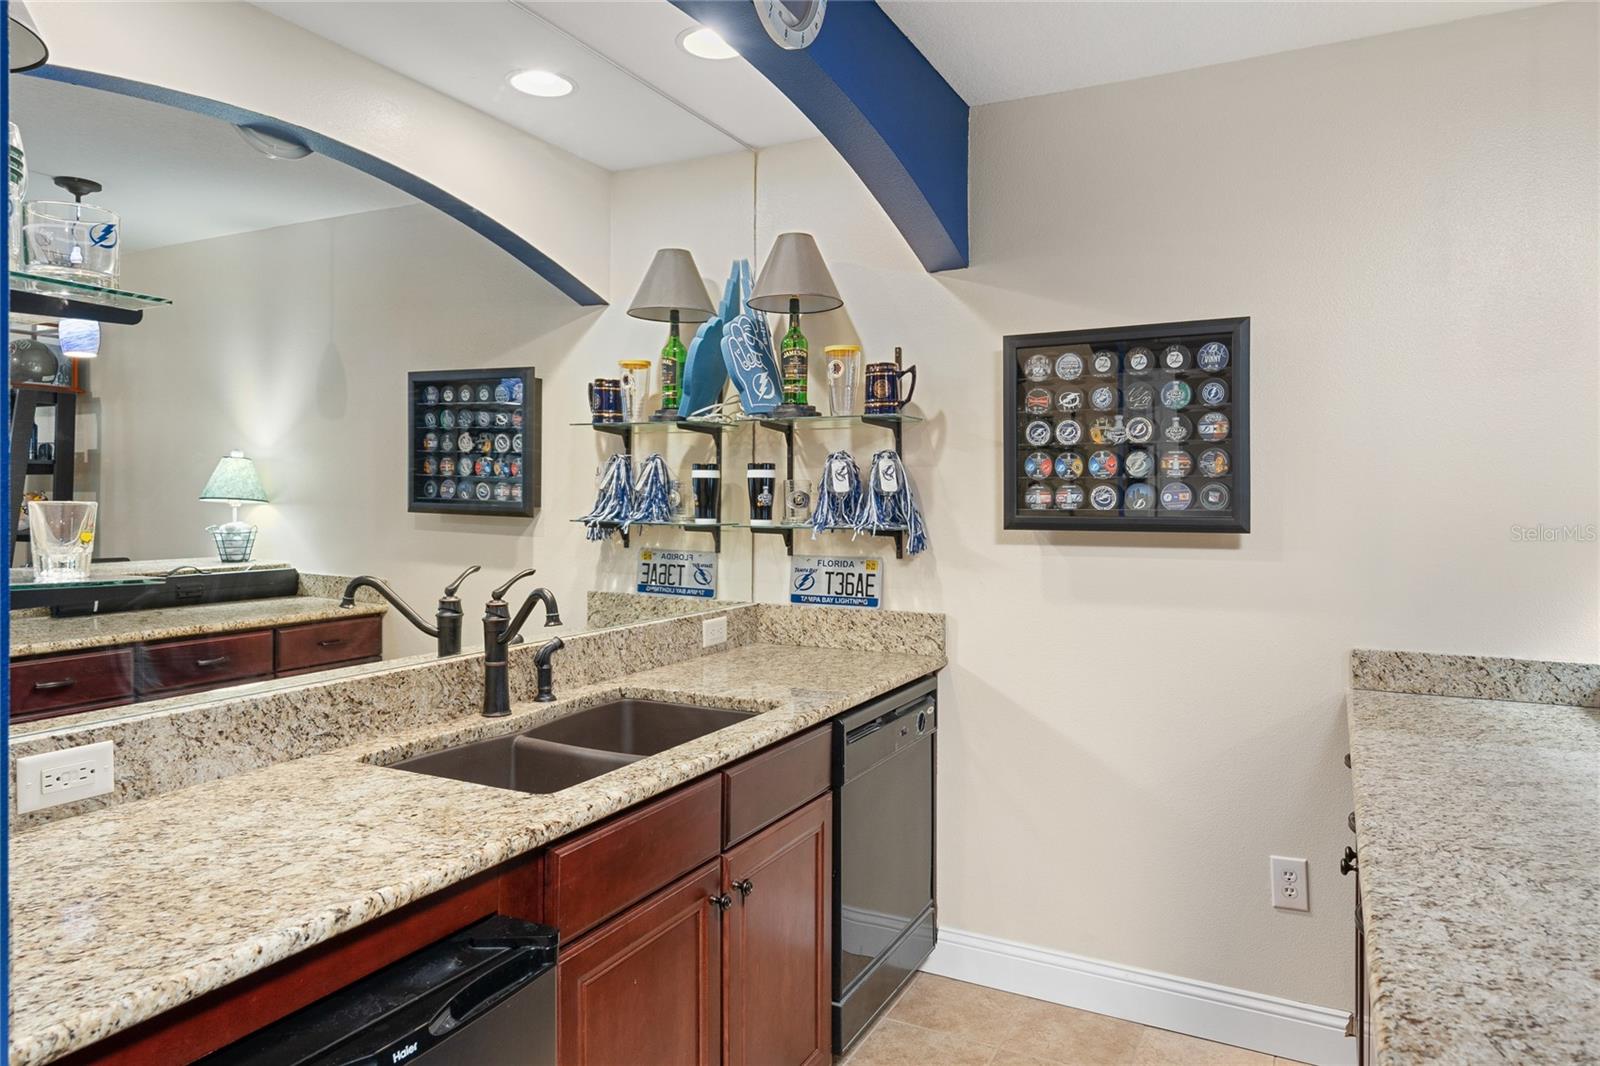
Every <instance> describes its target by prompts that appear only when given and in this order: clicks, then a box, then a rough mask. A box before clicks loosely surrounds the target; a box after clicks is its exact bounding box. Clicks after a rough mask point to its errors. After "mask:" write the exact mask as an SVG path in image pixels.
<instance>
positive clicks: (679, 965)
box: [556, 862, 723, 1066]
mask: <svg viewBox="0 0 1600 1066" xmlns="http://www.w3.org/2000/svg"><path fill="white" fill-rule="evenodd" d="M721 884H722V870H721V867H720V864H719V863H717V862H709V863H706V864H705V865H704V866H702V867H701V868H700V869H698V870H695V871H694V872H693V873H691V874H689V876H687V877H685V878H683V879H682V880H680V881H678V882H677V883H675V884H673V885H672V886H670V887H668V888H666V889H664V890H663V891H661V892H659V893H657V894H656V895H654V896H652V897H651V898H650V899H648V900H646V901H645V902H644V903H641V904H639V905H638V906H637V907H635V908H633V909H632V910H630V911H628V912H627V913H625V914H623V915H622V916H620V917H618V918H615V919H613V920H612V921H610V922H607V923H606V924H605V925H603V926H601V927H600V928H599V929H598V930H596V931H595V932H593V933H591V934H590V935H588V936H586V937H582V938H581V939H579V940H578V942H577V943H576V944H575V945H573V946H572V947H566V946H563V947H562V949H561V954H560V960H559V962H558V964H557V967H556V970H557V979H556V1061H557V1062H560V1063H563V1064H572V1066H580V1064H581V1066H634V1064H644V1063H650V1064H652V1066H710V1064H714V1063H716V1062H718V1061H719V1060H720V1058H721V1055H722V1046H721V1043H722V1035H721V1034H722V1018H721V999H722V935H723V933H722V914H721V910H720V909H719V902H720V900H721Z"/></svg>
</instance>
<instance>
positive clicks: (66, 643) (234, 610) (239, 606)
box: [11, 596, 388, 660]
mask: <svg viewBox="0 0 1600 1066" xmlns="http://www.w3.org/2000/svg"><path fill="white" fill-rule="evenodd" d="M387 610H388V608H387V607H386V606H385V605H384V604H382V603H367V602H362V601H357V602H356V604H355V605H354V606H352V607H348V608H345V607H340V606H339V601H338V600H334V599H324V598H322V597H320V596H274V597H271V598H269V599H262V600H233V601H230V602H228V603H200V604H194V605H191V606H187V607H158V608H155V609H153V610H148V611H116V612H112V613H109V614H91V615H78V616H74V617H69V618H52V617H50V616H49V615H32V614H25V615H18V614H15V613H13V615H12V618H11V658H12V659H14V660H15V659H22V658H26V657H27V656H30V655H59V654H62V653H64V652H73V651H87V650H89V649H92V648H105V647H110V646H112V645H116V644H134V643H139V642H142V641H155V640H176V639H178V638H180V637H202V636H210V635H212V634H216V633H231V632H236V631H238V630H242V629H265V628H268V627H270V626H292V625H298V624H300V623H302V622H325V621H337V620H339V619H342V618H358V617H361V616H364V615H381V614H383V613H385V612H386V611H387Z"/></svg>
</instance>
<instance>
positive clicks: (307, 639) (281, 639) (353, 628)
mask: <svg viewBox="0 0 1600 1066" xmlns="http://www.w3.org/2000/svg"><path fill="white" fill-rule="evenodd" d="M276 636H277V642H278V648H277V672H278V676H279V677H289V676H291V675H293V674H303V673H306V672H308V671H311V670H327V669H329V668H330V667H334V666H351V665H353V664H355V663H365V662H372V661H373V660H374V659H381V658H382V657H383V619H382V618H381V617H379V616H376V615H366V616H363V617H361V618H351V619H348V620H345V619H341V620H339V621H336V622H312V623H310V624H309V625H303V626H284V627H283V628H281V629H279V630H277V632H276Z"/></svg>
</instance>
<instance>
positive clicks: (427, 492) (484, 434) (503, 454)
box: [406, 366, 540, 517]
mask: <svg viewBox="0 0 1600 1066" xmlns="http://www.w3.org/2000/svg"><path fill="white" fill-rule="evenodd" d="M407 393H408V398H407V399H408V403H409V404H410V410H411V422H410V425H411V444H410V449H409V452H410V454H409V457H408V461H407V469H406V500H407V509H408V510H411V511H418V512H423V513H426V514H462V515H522V516H526V517H531V516H532V515H533V513H534V511H535V510H537V509H538V506H539V436H540V434H539V429H540V420H539V379H538V378H537V377H535V376H534V372H533V367H531V366H519V367H502V368H498V369H489V370H427V371H413V372H412V373H411V374H408V375H407Z"/></svg>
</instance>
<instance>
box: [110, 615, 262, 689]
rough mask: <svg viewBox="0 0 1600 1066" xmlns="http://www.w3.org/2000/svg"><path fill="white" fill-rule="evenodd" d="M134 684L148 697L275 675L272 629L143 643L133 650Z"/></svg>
mask: <svg viewBox="0 0 1600 1066" xmlns="http://www.w3.org/2000/svg"><path fill="white" fill-rule="evenodd" d="M133 676H134V687H135V688H137V689H138V691H139V698H140V699H145V698H148V697H151V696H155V695H159V694H161V693H164V692H177V691H179V690H181V689H192V688H214V687H216V686H218V685H227V684H232V683H233V682H235V681H245V680H248V679H250V678H254V677H270V676H272V630H270V629H260V630H256V631H255V632H251V633H232V634H229V635H228V636H225V637H202V638H200V639H199V640H174V641H170V642H168V643H165V644H143V645H140V646H139V647H138V648H137V649H135V651H134V675H133Z"/></svg>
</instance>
